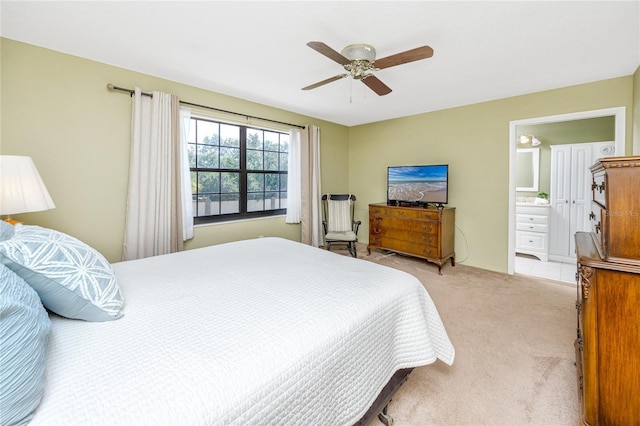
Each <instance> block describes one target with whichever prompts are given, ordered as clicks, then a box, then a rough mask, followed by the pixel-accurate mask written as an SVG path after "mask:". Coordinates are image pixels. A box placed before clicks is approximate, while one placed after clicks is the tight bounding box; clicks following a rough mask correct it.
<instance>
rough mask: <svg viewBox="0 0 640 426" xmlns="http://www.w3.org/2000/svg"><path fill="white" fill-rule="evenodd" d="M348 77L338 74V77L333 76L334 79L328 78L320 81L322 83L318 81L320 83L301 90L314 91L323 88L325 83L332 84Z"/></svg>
mask: <svg viewBox="0 0 640 426" xmlns="http://www.w3.org/2000/svg"><path fill="white" fill-rule="evenodd" d="M348 75H349V74H340V75H336V76H334V77H331V78H328V79H326V80H322V81H320V82H318V83H315V84H312V85H310V86H307V87H303V88H302V90H311V89H315V88H316V87H320V86H324V85H325V84H327V83H331V82H333V81H336V80H340V79H341V78H345V77H347V76H348Z"/></svg>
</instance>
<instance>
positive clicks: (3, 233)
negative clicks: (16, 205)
mask: <svg viewBox="0 0 640 426" xmlns="http://www.w3.org/2000/svg"><path fill="white" fill-rule="evenodd" d="M13 232H14V230H13V225H12V224H10V223H9V222H5V221H4V220H0V241H6V240H8V239H9V238H11V237H13Z"/></svg>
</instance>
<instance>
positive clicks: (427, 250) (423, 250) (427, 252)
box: [422, 248, 433, 254]
mask: <svg viewBox="0 0 640 426" xmlns="http://www.w3.org/2000/svg"><path fill="white" fill-rule="evenodd" d="M432 251H433V249H431V248H430V249H424V248H423V249H422V253H424V254H431V252H432Z"/></svg>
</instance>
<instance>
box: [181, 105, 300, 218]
mask: <svg viewBox="0 0 640 426" xmlns="http://www.w3.org/2000/svg"><path fill="white" fill-rule="evenodd" d="M189 137H190V140H189V167H190V170H191V190H192V193H193V212H194V223H196V224H199V223H208V222H221V221H227V220H236V219H246V218H253V217H263V216H273V215H276V214H284V213H286V208H287V166H288V164H287V163H288V152H289V135H288V134H287V133H281V132H278V131H273V130H264V129H259V128H252V127H247V126H241V125H236V124H229V123H223V122H218V121H214V120H209V119H204V118H195V117H192V118H191V128H190V131H189Z"/></svg>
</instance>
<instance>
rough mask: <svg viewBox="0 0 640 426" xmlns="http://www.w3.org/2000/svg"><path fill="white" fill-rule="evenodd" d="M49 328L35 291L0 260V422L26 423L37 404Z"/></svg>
mask: <svg viewBox="0 0 640 426" xmlns="http://www.w3.org/2000/svg"><path fill="white" fill-rule="evenodd" d="M50 331H51V321H50V320H49V315H47V311H45V309H44V307H43V306H42V303H41V302H40V299H39V298H38V295H37V294H36V292H35V291H34V290H33V289H32V288H31V287H29V285H28V284H27V283H26V282H24V280H23V279H22V278H20V277H19V276H17V275H16V274H14V273H13V272H12V271H11V270H10V269H9V268H7V267H5V266H4V265H2V264H0V348H1V349H0V425H15V424H24V423H27V422H28V421H29V420H30V419H31V417H32V416H33V412H34V410H35V409H36V408H37V407H38V404H40V400H41V399H42V394H43V392H44V380H45V377H44V372H45V365H46V361H45V352H46V346H47V340H48V338H49V333H50Z"/></svg>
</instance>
